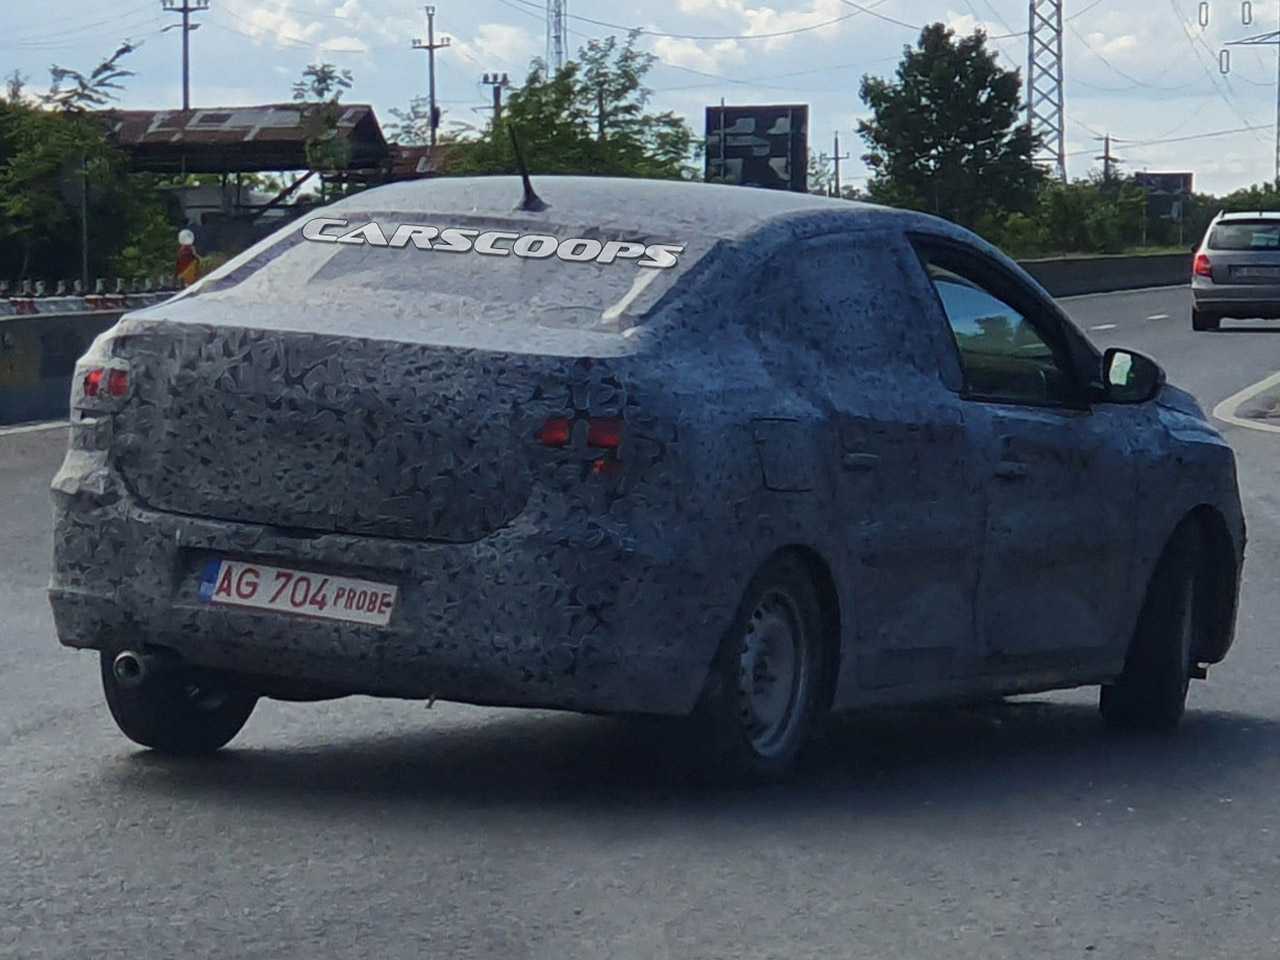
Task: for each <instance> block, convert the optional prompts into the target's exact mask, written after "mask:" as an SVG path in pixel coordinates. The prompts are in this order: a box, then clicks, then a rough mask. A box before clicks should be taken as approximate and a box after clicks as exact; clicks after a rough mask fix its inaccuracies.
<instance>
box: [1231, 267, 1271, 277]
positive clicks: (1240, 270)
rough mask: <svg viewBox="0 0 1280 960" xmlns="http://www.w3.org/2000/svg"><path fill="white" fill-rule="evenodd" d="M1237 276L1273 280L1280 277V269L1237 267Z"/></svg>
mask: <svg viewBox="0 0 1280 960" xmlns="http://www.w3.org/2000/svg"><path fill="white" fill-rule="evenodd" d="M1236 276H1238V277H1257V278H1259V279H1261V278H1264V277H1265V278H1267V279H1273V278H1277V277H1280V267H1236Z"/></svg>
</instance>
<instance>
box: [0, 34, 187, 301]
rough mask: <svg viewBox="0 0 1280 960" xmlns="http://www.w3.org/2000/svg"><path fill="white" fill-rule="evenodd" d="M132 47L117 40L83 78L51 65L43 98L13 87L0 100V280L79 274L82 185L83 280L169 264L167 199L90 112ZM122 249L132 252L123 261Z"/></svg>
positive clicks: (122, 73)
mask: <svg viewBox="0 0 1280 960" xmlns="http://www.w3.org/2000/svg"><path fill="white" fill-rule="evenodd" d="M132 49H133V47H131V46H129V45H128V44H125V45H123V46H121V47H120V48H119V49H117V50H116V52H115V53H114V54H113V55H112V56H110V57H108V58H107V59H105V60H103V61H102V63H100V64H99V65H98V66H97V67H96V68H95V69H94V70H92V71H90V72H89V73H88V74H84V73H80V72H79V71H76V70H71V69H67V68H64V67H59V66H54V67H53V68H52V69H51V70H50V75H51V79H52V83H51V86H50V89H49V91H48V92H47V93H46V94H45V95H44V96H42V97H38V98H30V97H24V96H22V95H21V94H22V91H21V87H20V85H19V89H18V90H17V91H16V92H17V94H18V96H16V97H14V96H12V95H11V96H8V97H5V98H4V99H0V276H3V277H14V276H18V277H22V276H35V277H43V278H47V279H57V278H66V277H69V276H78V275H79V273H80V255H81V243H80V217H81V213H80V191H81V190H83V189H85V187H86V186H87V190H88V197H87V199H88V208H89V216H88V226H89V246H88V253H89V258H88V259H89V271H90V275H91V276H102V275H108V274H112V273H114V272H116V271H117V270H120V269H124V268H127V269H128V272H129V273H130V274H131V275H138V274H142V273H147V274H156V273H160V272H167V271H168V270H172V268H173V262H172V261H173V250H174V230H175V229H176V224H175V222H174V220H173V218H172V216H171V215H170V213H169V208H168V206H167V204H166V198H165V196H164V194H163V193H162V192H161V191H160V190H159V189H158V187H157V184H156V182H155V181H154V178H148V177H145V176H140V175H132V176H131V175H130V174H129V173H128V164H127V161H126V157H125V156H124V154H123V153H122V152H121V151H119V150H118V149H116V148H115V147H114V146H113V145H112V144H111V143H110V142H109V140H108V137H107V126H106V124H104V122H103V119H104V118H103V116H102V114H101V113H100V112H98V109H99V108H100V107H102V106H103V105H104V104H108V103H110V102H111V100H112V99H114V97H115V91H117V90H119V89H120V88H121V83H120V81H121V80H122V79H123V78H125V77H127V76H129V75H130V73H129V71H127V70H125V69H124V67H123V66H122V60H123V58H124V57H125V56H126V55H127V54H128V53H129V52H130V51H131V50H132ZM13 92H14V91H13V87H12V86H11V87H10V94H12V93H13ZM86 174H87V175H86ZM162 236H163V240H164V243H163V246H164V247H166V248H167V253H166V254H165V256H164V257H163V258H160V257H159V256H158V255H154V251H156V250H158V249H159V248H160V246H161V237H162ZM131 247H132V248H133V249H134V250H135V251H137V252H136V253H135V255H133V256H132V257H124V258H123V259H122V256H123V254H122V251H124V250H126V249H129V248H131ZM144 250H150V251H153V255H150V256H144V255H143V253H142V251H144Z"/></svg>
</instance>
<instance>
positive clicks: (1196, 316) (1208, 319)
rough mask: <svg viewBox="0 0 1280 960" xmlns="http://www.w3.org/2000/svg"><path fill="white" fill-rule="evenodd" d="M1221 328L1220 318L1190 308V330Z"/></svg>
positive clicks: (1195, 308)
mask: <svg viewBox="0 0 1280 960" xmlns="http://www.w3.org/2000/svg"><path fill="white" fill-rule="evenodd" d="M1221 326H1222V318H1221V317H1219V316H1217V315H1215V314H1212V313H1206V312H1205V311H1203V310H1201V309H1199V308H1197V307H1192V308H1191V329H1192V330H1201V331H1205V330H1217V329H1218V328H1219V327H1221Z"/></svg>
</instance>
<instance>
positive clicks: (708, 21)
mask: <svg viewBox="0 0 1280 960" xmlns="http://www.w3.org/2000/svg"><path fill="white" fill-rule="evenodd" d="M179 2H180V0H179ZM435 7H436V17H435V24H436V34H437V39H439V38H441V37H448V38H449V39H450V41H451V42H450V46H449V47H448V48H447V49H444V50H440V51H438V52H437V55H436V86H437V97H438V98H439V103H440V106H441V109H442V110H443V111H444V114H445V116H444V123H445V125H446V126H448V125H451V124H471V125H474V126H481V125H483V124H484V122H485V120H486V117H487V112H486V109H485V108H486V106H487V105H488V104H489V103H490V102H491V100H490V97H491V94H490V92H489V88H488V87H485V86H484V85H482V83H481V78H482V76H483V75H484V74H485V73H486V72H507V73H509V74H510V75H511V78H512V81H513V82H517V81H518V80H519V79H521V78H523V77H524V75H525V74H526V72H527V70H528V65H529V61H530V59H531V58H532V57H535V56H541V55H542V54H543V53H544V51H545V46H546V41H545V2H543V0H436V2H435ZM567 9H568V13H569V21H568V23H569V43H570V47H571V48H573V49H575V50H576V49H577V48H578V47H580V46H581V45H583V44H584V43H586V41H587V40H588V39H590V38H591V37H603V36H607V35H609V34H619V35H621V34H622V33H623V32H624V31H623V30H622V29H619V28H621V27H629V26H638V27H643V28H645V29H646V30H647V31H648V32H647V33H646V34H645V35H644V36H643V38H642V41H641V45H642V47H643V48H645V49H647V50H650V51H651V52H652V53H654V54H655V55H656V56H657V57H658V58H659V61H660V62H659V63H657V64H656V65H655V66H654V68H653V70H652V72H651V73H650V74H649V77H648V85H649V86H650V87H651V88H652V90H653V100H652V107H653V108H654V109H656V110H674V111H676V112H677V113H680V114H682V115H683V116H685V117H686V118H687V119H688V121H689V122H690V124H691V125H692V126H693V128H694V130H695V131H696V132H699V133H700V132H701V127H702V123H703V108H704V107H706V106H707V105H709V104H718V103H719V102H720V98H721V97H723V98H724V99H725V102H726V103H728V104H731V105H738V104H750V103H807V104H808V105H809V116H810V142H811V145H812V146H814V147H815V148H816V149H818V150H819V151H823V152H826V153H831V152H832V150H833V135H834V134H836V133H837V132H838V133H839V136H840V151H841V153H842V154H844V153H848V154H850V158H849V159H847V160H845V161H844V162H843V163H842V167H841V173H842V180H843V181H844V182H846V183H852V184H854V185H857V184H858V183H860V182H861V181H860V179H859V178H862V177H864V176H865V173H866V169H865V167H864V165H863V164H862V162H861V160H860V155H861V153H862V152H863V151H864V145H863V143H862V142H861V140H860V139H859V138H858V136H857V133H856V129H857V122H858V120H859V119H860V118H865V117H866V116H867V111H866V109H865V107H864V106H863V104H862V102H861V100H860V99H859V97H858V85H859V81H860V79H861V77H862V76H863V75H864V74H868V73H869V74H874V75H879V76H889V75H891V74H892V72H893V70H894V67H895V64H896V62H897V61H898V60H899V59H900V58H901V55H902V49H903V47H904V45H907V44H912V43H914V41H915V39H916V38H917V36H918V34H919V27H920V26H921V25H922V24H925V23H934V22H939V21H941V22H943V23H946V24H948V25H949V26H951V27H952V28H954V29H955V30H957V31H960V32H969V31H971V30H973V29H974V28H975V27H981V28H982V29H984V30H985V31H986V32H987V33H988V35H989V36H991V37H993V38H994V37H1004V39H993V40H992V41H991V42H992V45H993V46H994V47H995V48H996V49H997V50H998V51H999V52H1000V61H1001V63H1002V64H1003V65H1004V66H1005V67H1008V68H1011V69H1012V68H1014V67H1021V68H1022V69H1023V70H1024V71H1025V66H1026V60H1027V39H1026V36H1025V31H1026V29H1027V22H1026V21H1027V0H857V2H856V3H855V2H854V0H772V2H756V0H664V2H661V3H658V2H647V3H646V2H638V0H567ZM1246 9H1247V10H1249V11H1250V12H1251V15H1252V22H1251V24H1249V25H1245V24H1243V23H1242V20H1243V16H1244V13H1245V10H1246ZM1204 14H1207V19H1208V24H1207V26H1201V23H1200V21H1201V19H1202V15H1204ZM1063 17H1064V21H1065V27H1064V31H1063V33H1064V35H1063V59H1064V76H1065V83H1064V87H1065V110H1066V117H1067V146H1066V149H1067V153H1068V159H1067V171H1068V174H1069V175H1070V176H1072V177H1076V176H1084V175H1086V174H1087V173H1089V172H1090V170H1091V169H1096V168H1097V167H1098V166H1099V164H1098V162H1097V161H1096V160H1095V159H1094V157H1095V156H1096V155H1097V154H1099V153H1100V152H1101V147H1102V144H1101V142H1100V141H1099V140H1098V139H1096V138H1098V137H1101V135H1103V134H1105V133H1109V134H1110V135H1111V136H1112V137H1113V138H1114V143H1113V147H1112V152H1113V154H1114V155H1116V156H1117V157H1119V158H1121V159H1122V160H1123V161H1124V165H1123V166H1122V167H1121V169H1124V170H1153V171H1160V170H1164V171H1183V170H1190V171H1192V172H1193V173H1194V174H1195V188H1196V189H1197V190H1200V191H1206V192H1213V193H1225V192H1227V191H1229V190H1232V189H1235V188H1236V187H1240V186H1244V185H1247V184H1250V183H1256V182H1261V181H1265V180H1269V179H1271V178H1272V177H1273V176H1274V173H1275V118H1276V109H1277V108H1276V98H1277V91H1276V82H1277V73H1278V71H1277V51H1278V50H1280V47H1277V46H1275V45H1272V46H1255V47H1249V46H1244V47H1240V46H1237V47H1235V48H1233V49H1232V51H1231V56H1230V68H1229V71H1228V72H1227V73H1226V74H1225V75H1224V74H1223V73H1222V72H1221V71H1220V62H1219V54H1220V51H1221V50H1222V49H1223V44H1224V43H1226V42H1228V41H1233V40H1239V39H1244V38H1247V37H1250V36H1255V35H1258V34H1261V33H1266V32H1268V31H1273V30H1275V29H1276V28H1277V27H1278V26H1280V0H1255V2H1253V3H1252V4H1251V6H1249V5H1245V4H1241V3H1240V2H1239V0H1209V2H1208V3H1199V2H1197V0H1063ZM179 19H180V18H179V17H178V16H177V15H175V14H173V13H171V12H168V11H166V10H164V9H163V7H162V3H161V0H115V2H114V3H113V4H112V5H111V6H110V7H107V6H104V5H103V4H102V3H101V0H59V2H58V3H57V4H52V3H48V2H41V0H0V73H3V74H5V75H8V74H9V73H11V72H12V71H13V70H14V69H17V70H20V71H21V72H22V73H23V74H25V75H27V76H28V77H29V81H28V83H29V90H32V91H36V92H39V91H41V90H43V89H44V88H46V87H47V85H48V79H49V67H50V65H52V64H55V63H56V64H60V65H63V66H68V67H72V68H75V69H79V70H84V71H87V70H89V69H91V68H92V67H93V66H94V65H95V64H96V63H98V62H99V61H100V60H101V59H102V58H103V57H104V56H106V55H108V54H109V53H111V52H112V51H113V50H114V49H115V46H116V44H117V43H118V42H119V41H122V40H126V39H127V40H129V41H131V42H133V43H139V42H141V46H140V47H139V49H138V50H136V51H135V52H134V53H133V54H131V55H130V56H129V58H128V61H127V65H128V66H129V68H130V69H132V70H133V71H134V72H135V74H136V75H135V76H133V77H130V78H128V79H127V81H126V84H127V86H126V89H125V90H124V91H123V92H122V94H121V96H120V100H119V105H120V106H123V107H127V108H138V109H145V108H155V109H161V108H173V107H177V106H180V105H181V69H180V64H181V33H180V31H178V30H169V31H167V32H164V28H165V27H166V26H167V25H170V24H173V23H176V22H178V21H179ZM194 20H195V22H198V23H199V24H200V28H199V29H198V30H196V31H194V32H193V33H192V34H191V61H192V66H191V97H192V106H193V107H197V108H198V107H221V106H237V105H243V104H254V103H268V102H273V101H285V100H288V99H289V98H290V87H291V84H292V82H293V81H294V80H295V79H296V78H297V77H298V76H299V75H300V74H301V72H302V70H303V68H304V67H305V66H306V65H307V64H308V63H312V62H316V61H329V62H332V63H335V64H337V65H338V66H340V67H343V68H346V69H349V70H351V72H352V73H353V74H354V76H355V84H354V86H353V87H352V89H351V91H350V92H349V93H348V94H347V95H346V97H345V99H346V100H348V101H350V102H355V103H372V104H373V105H374V107H375V108H376V110H377V112H378V116H379V118H380V119H381V120H382V121H383V122H384V123H387V122H389V121H390V120H391V119H392V118H391V117H390V114H389V112H388V111H389V110H390V108H393V107H400V108H403V107H406V106H407V105H408V103H409V100H410V99H411V98H412V97H414V96H418V95H423V94H425V93H426V87H427V79H426V73H427V69H426V68H427V62H426V61H427V58H426V55H425V53H423V52H422V51H420V50H415V49H413V48H412V45H411V41H412V40H413V39H414V38H425V36H426V20H425V14H424V12H423V7H422V6H421V4H416V3H414V2H411V0H341V2H339V0H209V9H208V10H207V11H205V12H202V13H198V14H196V15H195V16H194ZM593 21H599V22H593ZM1010 34H1018V35H1017V36H1009V35H1010Z"/></svg>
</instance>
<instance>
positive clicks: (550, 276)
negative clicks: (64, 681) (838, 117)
mask: <svg viewBox="0 0 1280 960" xmlns="http://www.w3.org/2000/svg"><path fill="white" fill-rule="evenodd" d="M534 186H535V187H536V189H537V192H538V194H540V197H539V196H537V195H534V194H533V193H531V192H530V193H524V194H523V195H524V199H523V200H522V199H521V197H522V192H523V191H524V190H525V186H524V185H522V183H521V181H520V179H519V178H507V177H495V178H485V179H437V180H430V181H419V182H415V183H406V184H399V185H393V186H387V187H383V188H380V189H375V190H370V191H368V192H365V193H361V194H359V195H358V196H354V197H351V198H348V199H346V200H343V201H341V202H339V203H337V204H334V205H332V206H330V207H327V208H325V209H323V210H321V211H318V212H317V213H315V214H314V215H312V216H311V217H310V218H309V219H306V220H303V221H300V222H297V223H295V224H293V225H291V226H289V227H287V228H285V229H284V230H282V231H280V232H279V233H277V234H275V235H274V236H272V237H270V238H269V239H267V240H265V241H263V242H262V243H260V244H258V245H257V246H256V247H254V248H253V249H251V250H249V251H248V252H246V253H245V254H244V255H242V256H240V257H238V258H236V259H235V260H233V261H231V262H229V263H227V264H226V265H225V266H224V267H222V268H221V269H220V270H218V271H216V272H215V273H213V274H212V275H211V276H209V277H208V278H206V279H204V280H202V281H201V282H199V283H198V284H196V285H195V286H193V287H191V288H189V289H188V290H187V291H185V292H184V293H182V294H181V295H179V296H177V297H175V298H173V299H172V300H170V301H168V302H166V303H164V304H161V305H159V306H155V307H152V308H148V309H145V310H141V311H137V312H134V313H131V314H128V315H127V316H125V317H124V318H123V319H122V320H121V321H120V322H119V323H118V324H117V325H116V326H115V327H114V328H112V329H111V330H110V331H108V332H107V333H105V334H103V335H102V336H101V337H100V338H99V339H98V341H97V342H96V343H95V344H94V345H93V347H92V349H91V350H90V352H89V353H88V355H86V356H85V357H84V358H83V360H82V361H81V363H80V366H79V369H78V371H77V375H76V377H77V379H76V384H75V387H74V395H73V397H72V408H73V417H72V425H71V440H70V450H69V452H68V454H67V457H66V462H65V464H64V465H63V467H62V469H61V470H60V471H59V473H58V475H57V477H56V478H55V480H54V482H53V489H54V497H55V501H56V512H57V524H56V545H55V564H54V573H53V581H52V585H51V597H52V602H53V608H54V612H55V615H56V622H57V629H58V633H59V636H60V638H61V641H62V642H63V643H64V644H66V645H68V646H72V647H81V648H88V649H92V650H97V651H100V655H101V664H102V679H103V683H104V686H105V690H106V699H107V703H108V705H109V706H110V708H111V712H112V714H113V715H114V717H115V719H116V721H117V723H118V724H119V726H120V727H121V728H122V730H123V731H124V733H125V734H126V735H128V736H129V737H131V738H132V739H133V740H135V741H137V742H139V743H141V744H145V745H147V746H149V747H153V748H155V749H158V750H161V751H169V752H176V753H197V752H203V751H210V750H214V749H217V748H218V747H220V746H222V745H223V744H225V743H226V742H227V741H229V740H230V739H231V738H232V737H233V736H235V734H236V733H237V731H238V730H239V729H240V728H241V726H242V725H243V724H244V723H245V721H246V719H247V718H248V716H249V714H250V712H251V710H252V709H253V706H254V704H255V702H256V700H257V699H258V698H259V697H263V696H266V697H276V698H284V699H322V698H329V697H340V696H344V695H348V694H373V695H378V696H388V697H402V698H421V699H434V698H439V699H442V700H456V701H465V702H470V703H477V704H491V705H512V706H528V707H552V708H563V709H569V710H579V711H586V712H607V713H648V714H666V715H689V716H690V717H691V718H692V720H693V722H694V723H695V724H696V725H697V727H698V729H699V730H700V731H702V732H703V734H704V735H705V737H706V739H705V741H703V742H705V743H707V744H709V745H710V746H711V747H712V748H714V749H713V751H712V752H710V753H709V754H708V756H714V757H716V758H717V759H719V760H721V761H723V762H725V763H726V764H727V765H728V766H729V767H731V768H733V769H735V770H738V771H740V772H744V773H746V774H749V775H774V774H777V773H779V772H781V771H783V770H785V769H787V768H788V767H789V766H790V765H791V763H792V762H793V760H794V758H795V757H796V754H797V751H798V750H799V749H800V748H801V746H802V744H803V743H804V742H805V739H806V737H807V735H808V734H809V733H810V732H811V730H812V729H813V728H814V726H815V724H817V723H818V722H819V720H820V718H821V717H823V716H824V715H825V714H826V713H827V712H828V711H831V710H846V709H849V708H853V707H861V706H865V705H870V704H877V703H897V704H901V703H909V702H919V701H927V700H936V699H942V698H969V697H987V696H996V695H1002V694H1011V693H1016V692H1028V691H1038V690H1047V689H1051V688H1059V687H1071V686H1079V685H1085V684H1100V685H1101V687H1102V699H1101V706H1102V712H1103V715H1104V716H1105V718H1106V719H1107V720H1108V721H1110V722H1112V723H1114V724H1117V725H1122V726H1148V727H1168V726H1172V725H1173V724H1175V723H1176V722H1177V720H1178V719H1179V717H1180V716H1181V713H1182V711H1183V706H1184V702H1185V698H1186V694H1187V687H1188V681H1189V679H1190V678H1191V677H1194V676H1203V675H1204V670H1205V666H1206V665H1207V664H1210V663H1214V662H1216V661H1218V660H1220V659H1222V657H1223V656H1224V655H1225V654H1226V652H1227V649H1228V647H1229V646H1230V645H1231V641H1232V635H1233V630H1234V621H1235V609H1236V595H1237V584H1238V582H1239V579H1240V570H1241V562H1242V556H1243V549H1244V541H1245V530H1244V523H1243V521H1242V518H1241V510H1240V502H1239V496H1238V491H1237V488H1236V475H1235V464H1234V459H1233V456H1232V453H1231V450H1230V449H1229V447H1228V446H1227V445H1226V444H1225V443H1224V442H1223V440H1222V438H1221V437H1220V436H1219V435H1218V433H1217V432H1216V431H1215V430H1214V429H1213V428H1212V427H1211V426H1210V425H1209V423H1208V422H1207V421H1206V419H1205V417H1204V415H1203V413H1202V412H1201V411H1200V409H1199V408H1198V407H1197V405H1196V403H1195V402H1194V401H1193V400H1192V398H1191V397H1190V396H1189V395H1188V394H1186V393H1184V392H1183V391H1181V390H1178V389H1176V388H1174V387H1172V386H1168V385H1166V384H1165V383H1164V377H1163V374H1162V373H1161V371H1160V369H1159V367H1158V366H1157V365H1156V364H1155V363H1154V362H1153V361H1151V360H1149V359H1147V358H1145V357H1143V356H1141V355H1139V354H1136V353H1132V352H1129V351H1124V350H1116V349H1112V350H1108V351H1107V352H1106V353H1105V354H1101V355H1100V354H1099V352H1098V351H1097V350H1095V348H1094V347H1093V346H1092V345H1091V344H1090V343H1089V341H1088V340H1087V339H1086V338H1085V337H1084V336H1083V335H1081V333H1080V332H1079V331H1078V330H1077V329H1076V328H1075V326H1073V325H1072V323H1071V322H1070V321H1069V320H1068V319H1067V318H1066V316H1064V314H1063V313H1062V312H1061V311H1060V310H1059V309H1058V308H1057V307H1056V306H1055V305H1054V303H1053V301H1052V300H1051V299H1050V298H1049V297H1048V296H1047V295H1046V294H1045V292H1044V291H1043V290H1042V289H1040V288H1039V287H1038V286H1037V285H1036V284H1035V283H1034V282H1033V281H1032V280H1031V279H1030V278H1029V277H1028V276H1027V275H1026V274H1025V273H1023V272H1022V271H1021V270H1020V269H1019V268H1018V267H1017V266H1016V265H1015V264H1014V263H1012V262H1011V261H1010V260H1008V259H1007V258H1005V257H1004V256H1002V255H1001V254H999V253H998V252H997V251H995V250H993V249H992V248H991V247H989V246H988V245H986V244H984V243H983V242H981V241H980V240H978V239H977V238H976V237H974V236H973V235H972V234H970V233H968V232H966V231H964V230H961V229H959V228H957V227H954V226H951V225H949V224H947V223H944V222H942V221H940V220H936V219H933V218H930V217H927V216H923V215H919V214H914V213H907V212H903V211H897V210H890V209H884V208H879V207H874V206H867V205H861V204H856V203H849V202H845V201H839V200H827V199H821V198H817V197H810V196H805V195H797V194H791V193H783V192H775V191H768V190H755V189H748V188H742V187H724V186H712V185H705V184H688V183H660V182H648V181H640V180H628V181H621V180H608V179H578V178H545V179H539V180H538V182H537V183H536V184H535V185H534Z"/></svg>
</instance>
